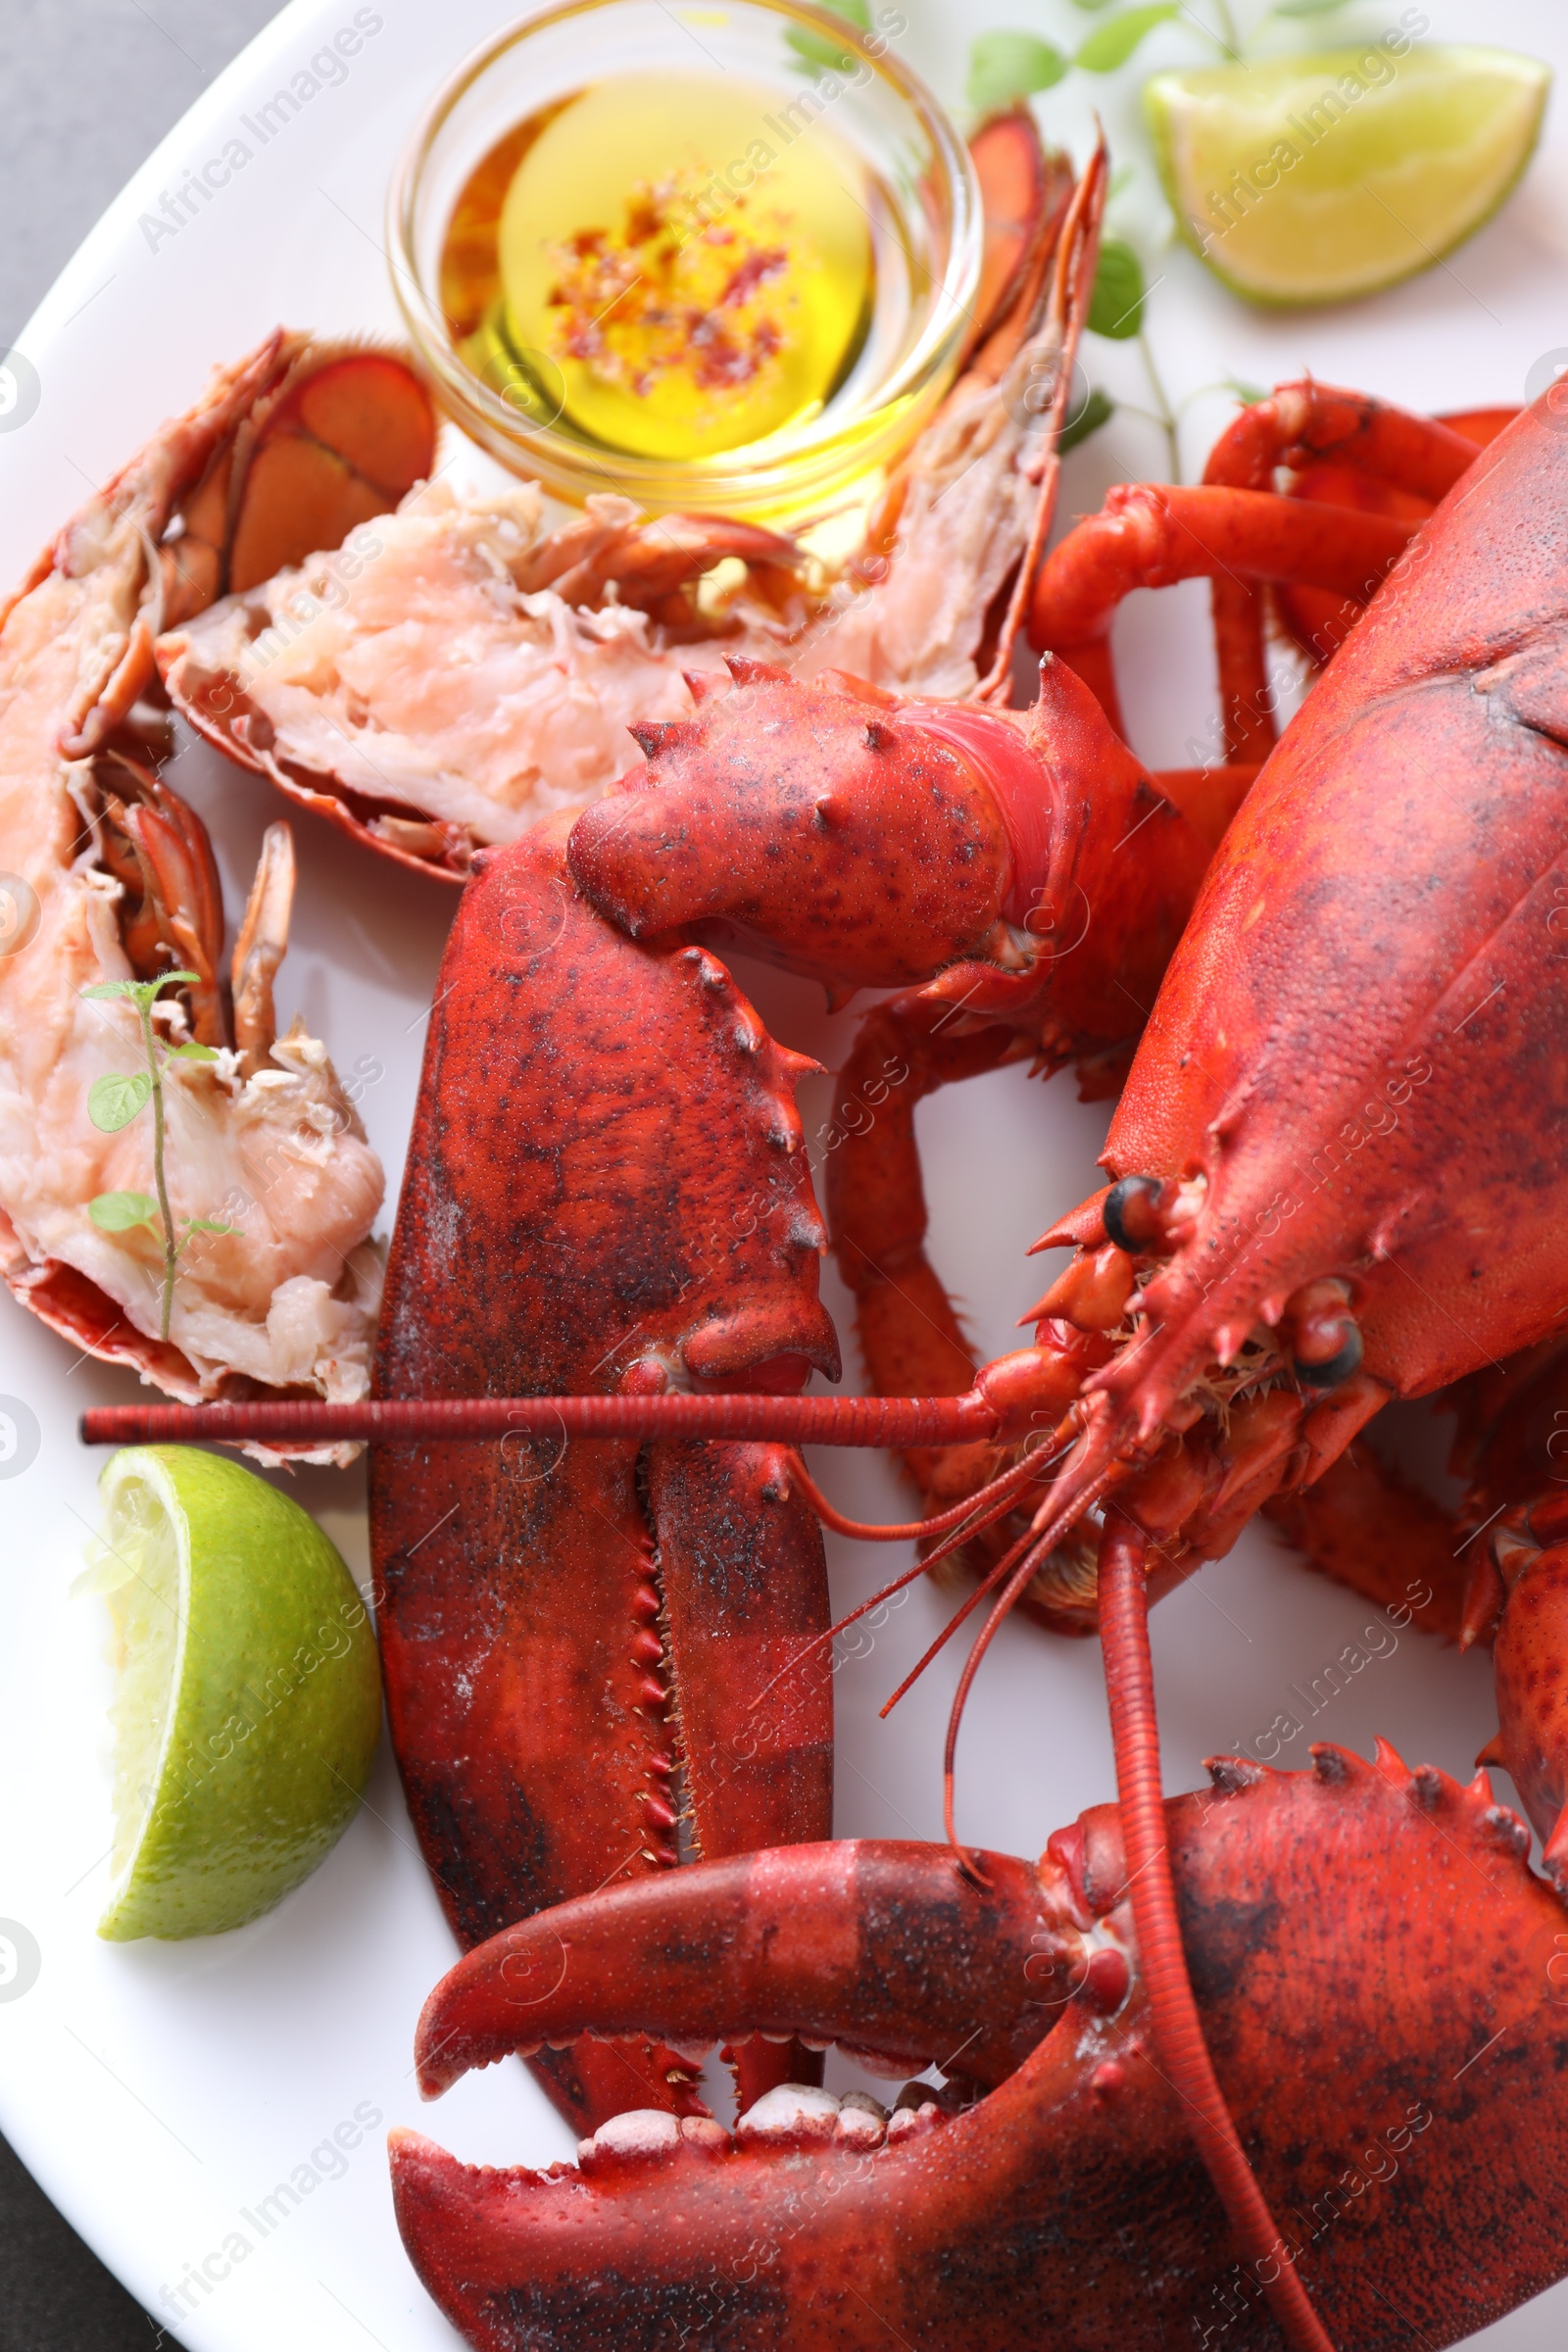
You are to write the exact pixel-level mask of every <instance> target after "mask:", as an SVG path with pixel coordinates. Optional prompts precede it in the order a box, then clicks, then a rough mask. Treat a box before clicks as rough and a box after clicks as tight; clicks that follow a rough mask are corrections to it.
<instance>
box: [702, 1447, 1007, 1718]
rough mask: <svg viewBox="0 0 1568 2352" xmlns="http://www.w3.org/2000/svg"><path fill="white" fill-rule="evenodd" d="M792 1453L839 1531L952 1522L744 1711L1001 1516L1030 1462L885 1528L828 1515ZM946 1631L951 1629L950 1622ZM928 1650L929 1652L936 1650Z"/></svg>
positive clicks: (872, 1533) (877, 1536) (811, 1495)
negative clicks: (943, 1537)
mask: <svg viewBox="0 0 1568 2352" xmlns="http://www.w3.org/2000/svg"><path fill="white" fill-rule="evenodd" d="M795 1458H796V1462H797V1464H798V1465H799V1467H798V1469H797V1471H796V1472H795V1473H794V1475H796V1476H797V1477H798V1479H799V1481H800V1486H801V1491H802V1493H803V1494H804V1495H805V1496H806V1499H807V1500H808V1502H809V1503H810V1504H811V1505H812V1507H813V1509H814V1508H816V1507H817V1504H818V1502H819V1501H820V1503H821V1505H822V1506H823V1515H824V1518H825V1519H826V1524H827V1525H828V1526H829V1527H832V1526H834V1525H837V1527H838V1529H839V1532H840V1533H841V1534H843V1535H852V1536H864V1537H865V1538H866V1539H867V1540H869V1541H872V1542H875V1541H877V1540H885V1541H891V1539H892V1538H893V1537H895V1536H918V1535H920V1534H921V1533H922V1532H926V1531H930V1530H934V1529H937V1528H942V1527H953V1528H954V1532H953V1534H952V1535H951V1536H949V1538H948V1540H947V1542H946V1543H945V1544H938V1545H937V1547H936V1549H935V1550H934V1551H928V1552H927V1553H926V1554H925V1556H924V1558H923V1559H918V1560H916V1561H915V1563H914V1566H913V1567H912V1568H906V1569H905V1570H904V1572H903V1574H902V1575H900V1576H896V1577H895V1578H894V1579H893V1582H892V1583H891V1584H890V1585H884V1586H883V1587H882V1589H881V1591H880V1592H879V1593H872V1595H871V1597H870V1599H869V1600H862V1601H861V1603H860V1605H859V1607H858V1608H857V1609H852V1610H851V1611H850V1613H849V1615H848V1616H847V1617H841V1618H839V1620H838V1622H837V1623H836V1624H834V1625H830V1626H829V1627H828V1628H827V1630H826V1631H825V1632H824V1633H820V1634H813V1635H812V1636H811V1639H810V1640H809V1642H806V1643H805V1644H804V1646H803V1647H802V1648H800V1649H799V1650H797V1652H796V1654H795V1656H794V1657H793V1658H791V1659H790V1660H789V1662H788V1664H787V1665H784V1666H781V1667H780V1668H779V1670H778V1672H777V1674H775V1675H774V1676H773V1677H772V1680H771V1681H769V1682H766V1683H764V1684H763V1685H762V1688H761V1690H760V1691H759V1692H758V1693H757V1696H756V1697H755V1698H754V1699H753V1701H752V1705H751V1707H749V1708H748V1709H747V1712H748V1714H750V1713H751V1712H752V1709H753V1708H757V1707H760V1705H761V1703H762V1701H763V1699H764V1698H765V1697H766V1696H767V1694H768V1692H769V1691H771V1690H772V1689H773V1686H774V1684H776V1683H781V1682H782V1681H783V1680H784V1678H785V1676H786V1675H788V1674H793V1673H794V1671H795V1669H796V1667H797V1666H799V1665H800V1663H801V1661H802V1659H803V1658H809V1656H810V1654H811V1652H812V1650H813V1649H820V1648H821V1646H822V1644H823V1642H831V1641H832V1639H833V1637H834V1635H835V1634H842V1633H844V1632H845V1631H846V1630H847V1629H848V1628H849V1627H850V1626H852V1625H854V1624H855V1623H856V1622H857V1621H858V1619H859V1618H861V1617H864V1616H867V1615H869V1613H870V1611H871V1610H872V1609H877V1608H880V1607H881V1605H882V1603H883V1602H884V1601H885V1600H891V1599H892V1598H893V1595H894V1593H902V1592H903V1591H904V1588H905V1586H906V1585H912V1584H913V1583H914V1581H915V1579H916V1578H917V1577H921V1576H924V1574H925V1572H926V1570H927V1569H928V1568H934V1567H935V1566H936V1564H937V1562H938V1560H945V1559H946V1558H947V1556H948V1554H949V1552H950V1551H956V1549H957V1547H958V1545H959V1544H966V1543H967V1542H968V1540H969V1538H970V1537H971V1536H976V1535H979V1534H980V1533H981V1532H982V1531H983V1530H984V1529H985V1528H988V1527H990V1526H991V1525H992V1524H993V1523H994V1522H995V1521H996V1520H998V1519H1000V1518H1001V1517H1002V1514H1003V1512H1004V1511H1005V1510H1006V1508H1007V1507H1008V1505H1009V1503H1010V1502H1011V1500H1012V1496H1013V1493H1014V1491H1015V1490H1016V1489H1017V1488H1019V1487H1021V1486H1024V1485H1026V1484H1027V1483H1028V1482H1027V1480H1026V1479H1025V1477H1024V1476H1023V1472H1024V1470H1025V1468H1026V1467H1033V1465H1032V1464H1025V1463H1023V1462H1014V1463H1013V1465H1012V1467H1011V1469H1010V1470H1005V1471H1004V1472H1003V1473H1002V1476H1001V1477H1000V1478H994V1479H993V1480H992V1481H991V1484H990V1485H989V1486H988V1487H980V1488H977V1490H976V1491H975V1493H974V1494H973V1495H969V1496H968V1497H967V1498H966V1499H965V1500H964V1501H963V1502H960V1503H956V1504H955V1505H954V1506H953V1508H952V1509H951V1510H948V1511H944V1512H942V1513H941V1515H940V1516H939V1517H938V1518H936V1519H926V1520H920V1519H913V1520H911V1521H910V1522H909V1524H908V1526H907V1527H894V1528H887V1527H871V1526H868V1525H865V1524H863V1523H862V1522H860V1521H858V1520H855V1519H840V1518H839V1515H838V1513H837V1512H832V1516H831V1517H828V1516H827V1514H828V1512H830V1511H832V1506H831V1504H829V1503H828V1501H827V1497H826V1496H825V1495H822V1494H821V1492H820V1490H819V1488H818V1487H817V1486H816V1483H815V1481H814V1480H813V1479H812V1478H810V1477H809V1474H808V1473H807V1471H806V1468H805V1465H804V1463H801V1461H800V1456H799V1455H798V1454H797V1455H796V1457H795ZM1004 1490H1005V1492H1004ZM999 1497H1000V1499H999ZM985 1503H989V1505H990V1507H989V1508H987V1509H984V1510H981V1509H979V1508H977V1506H978V1505H981V1504H985ZM955 1520H956V1521H958V1525H957V1526H956V1527H954V1522H955ZM1025 1541H1026V1542H1027V1541H1028V1539H1027V1538H1026V1539H1025ZM980 1590H981V1591H982V1592H984V1591H985V1587H984V1586H982V1587H981V1588H980ZM954 1623H955V1624H956V1623H958V1619H956V1618H955V1620H954ZM949 1631H950V1632H951V1631H952V1628H951V1627H950V1628H949ZM945 1638H946V1637H944V1639H945ZM930 1654H933V1655H934V1654H935V1653H934V1652H933V1653H930ZM924 1662H925V1661H924V1660H922V1661H921V1664H922V1665H923V1664H924ZM915 1671H916V1673H918V1672H919V1671H920V1669H919V1668H918V1667H917V1668H916V1669H915ZM911 1679H912V1678H911ZM906 1688H907V1686H906ZM903 1694H904V1692H903V1689H901V1690H899V1691H895V1692H894V1694H893V1697H892V1698H890V1699H889V1701H888V1706H889V1707H890V1706H892V1705H893V1704H894V1703H895V1701H896V1700H897V1699H899V1698H901V1697H902V1696H903ZM887 1711H888V1710H887V1707H884V1708H883V1710H882V1712H883V1714H884V1715H885V1714H886V1713H887Z"/></svg>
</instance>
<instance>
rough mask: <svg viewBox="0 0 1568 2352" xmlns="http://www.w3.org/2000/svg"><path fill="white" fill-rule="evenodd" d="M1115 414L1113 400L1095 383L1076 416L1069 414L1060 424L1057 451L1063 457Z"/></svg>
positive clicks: (1097, 430) (1096, 431)
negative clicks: (1063, 422) (1064, 421)
mask: <svg viewBox="0 0 1568 2352" xmlns="http://www.w3.org/2000/svg"><path fill="white" fill-rule="evenodd" d="M1115 414H1116V404H1115V402H1114V401H1113V400H1111V399H1110V398H1109V397H1108V395H1107V394H1105V393H1103V392H1102V391H1101V389H1100V387H1099V385H1098V384H1097V385H1096V387H1095V389H1094V391H1093V392H1091V393H1090V395H1089V398H1088V399H1087V400H1086V401H1085V402H1084V405H1083V407H1082V408H1081V409H1080V410H1079V412H1078V414H1077V416H1076V417H1069V418H1068V420H1067V422H1066V423H1065V424H1064V425H1063V426H1062V428H1061V438H1060V440H1059V441H1058V442H1057V443H1056V447H1057V449H1058V451H1059V452H1060V453H1061V455H1062V456H1063V457H1065V456H1066V454H1067V452H1068V450H1069V449H1076V448H1077V446H1078V444H1079V442H1080V441H1087V440H1088V438H1089V436H1090V434H1091V433H1098V432H1099V430H1100V428H1101V426H1102V425H1103V424H1108V423H1109V421H1110V419H1111V417H1114V416H1115Z"/></svg>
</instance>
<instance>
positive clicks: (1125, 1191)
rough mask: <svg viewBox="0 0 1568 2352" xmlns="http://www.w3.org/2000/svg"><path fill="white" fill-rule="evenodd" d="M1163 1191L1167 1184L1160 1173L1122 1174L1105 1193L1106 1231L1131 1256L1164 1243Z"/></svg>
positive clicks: (1104, 1217)
mask: <svg viewBox="0 0 1568 2352" xmlns="http://www.w3.org/2000/svg"><path fill="white" fill-rule="evenodd" d="M1164 1194H1165V1184H1164V1181H1163V1179H1162V1178H1160V1177H1158V1176H1123V1177H1122V1178H1121V1180H1120V1182H1119V1183H1116V1184H1113V1185H1112V1186H1111V1188H1110V1190H1109V1192H1108V1193H1107V1194H1106V1195H1105V1204H1104V1207H1103V1209H1102V1210H1101V1215H1102V1217H1103V1220H1104V1226H1105V1233H1106V1235H1107V1237H1108V1239H1109V1240H1111V1241H1113V1242H1114V1243H1115V1245H1116V1247H1117V1249H1118V1250H1126V1251H1127V1254H1128V1256H1129V1257H1137V1256H1138V1255H1139V1254H1140V1253H1141V1252H1142V1251H1144V1250H1157V1249H1159V1248H1161V1247H1162V1245H1163V1243H1164V1239H1165V1227H1164V1219H1163V1218H1162V1216H1161V1215H1160V1210H1161V1208H1162V1206H1163V1205H1164Z"/></svg>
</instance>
